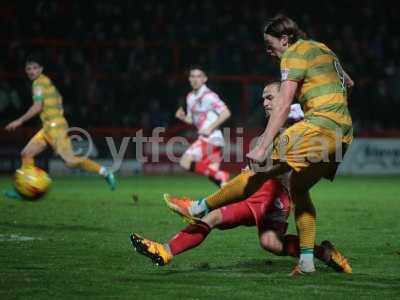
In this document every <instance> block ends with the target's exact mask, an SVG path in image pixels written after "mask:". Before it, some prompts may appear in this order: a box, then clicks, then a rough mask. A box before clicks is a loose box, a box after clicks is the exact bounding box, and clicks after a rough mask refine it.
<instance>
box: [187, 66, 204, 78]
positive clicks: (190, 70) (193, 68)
mask: <svg viewBox="0 0 400 300" xmlns="http://www.w3.org/2000/svg"><path fill="white" fill-rule="evenodd" d="M193 70H200V71H201V72H203V73H204V75H206V76H207V72H206V70H205V69H204V68H203V66H201V65H191V66H190V67H189V70H188V73H189V74H190V72H192V71H193Z"/></svg>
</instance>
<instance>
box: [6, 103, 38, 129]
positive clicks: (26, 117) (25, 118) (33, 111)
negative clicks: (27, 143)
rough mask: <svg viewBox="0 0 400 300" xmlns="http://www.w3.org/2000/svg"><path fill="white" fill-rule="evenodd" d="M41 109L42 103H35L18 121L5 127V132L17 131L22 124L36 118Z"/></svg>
mask: <svg viewBox="0 0 400 300" xmlns="http://www.w3.org/2000/svg"><path fill="white" fill-rule="evenodd" d="M42 109H43V102H42V101H35V102H34V103H33V104H32V106H31V107H30V108H29V109H28V110H27V111H26V113H25V114H23V115H22V116H21V117H19V118H18V119H16V120H14V121H12V122H10V123H9V124H8V125H7V126H6V130H8V131H14V130H15V129H17V128H18V127H19V126H21V125H22V124H23V123H25V122H26V121H28V120H30V119H31V118H33V117H34V116H36V115H37V114H38V113H40V112H41V111H42Z"/></svg>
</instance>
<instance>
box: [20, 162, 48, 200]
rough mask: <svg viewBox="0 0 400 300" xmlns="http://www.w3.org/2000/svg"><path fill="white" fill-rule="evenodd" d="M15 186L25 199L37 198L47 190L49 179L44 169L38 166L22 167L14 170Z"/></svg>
mask: <svg viewBox="0 0 400 300" xmlns="http://www.w3.org/2000/svg"><path fill="white" fill-rule="evenodd" d="M14 184H15V188H16V189H17V191H18V192H19V193H20V194H21V195H22V196H24V198H26V199H27V200H38V199H40V198H41V197H43V195H44V194H46V192H47V191H48V190H49V188H50V185H51V179H50V177H49V175H48V174H47V173H46V171H44V170H42V169H40V168H38V167H31V168H23V169H18V170H17V171H15V181H14Z"/></svg>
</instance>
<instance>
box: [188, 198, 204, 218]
mask: <svg viewBox="0 0 400 300" xmlns="http://www.w3.org/2000/svg"><path fill="white" fill-rule="evenodd" d="M207 211H208V207H207V203H206V200H205V199H202V200H199V201H195V202H194V203H193V205H192V206H191V207H190V208H189V212H190V214H191V215H192V216H195V217H196V216H202V215H203V214H205V213H206V212H207Z"/></svg>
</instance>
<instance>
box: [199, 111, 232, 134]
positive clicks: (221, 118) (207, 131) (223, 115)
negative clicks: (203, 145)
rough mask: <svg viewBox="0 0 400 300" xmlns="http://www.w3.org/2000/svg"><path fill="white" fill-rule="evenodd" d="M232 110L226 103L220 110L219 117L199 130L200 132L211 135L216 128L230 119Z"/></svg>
mask: <svg viewBox="0 0 400 300" xmlns="http://www.w3.org/2000/svg"><path fill="white" fill-rule="evenodd" d="M231 115H232V114H231V111H230V110H229V108H228V107H227V106H226V105H224V108H223V109H222V110H221V111H220V112H219V114H218V118H217V119H216V120H215V121H214V122H212V123H211V124H210V125H209V126H208V127H207V128H203V129H201V130H200V131H199V134H202V135H205V136H208V135H210V134H211V133H212V132H213V131H214V130H215V129H217V128H218V127H220V126H221V125H222V124H223V123H224V122H225V121H226V120H228V119H229V118H230V116H231Z"/></svg>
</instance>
